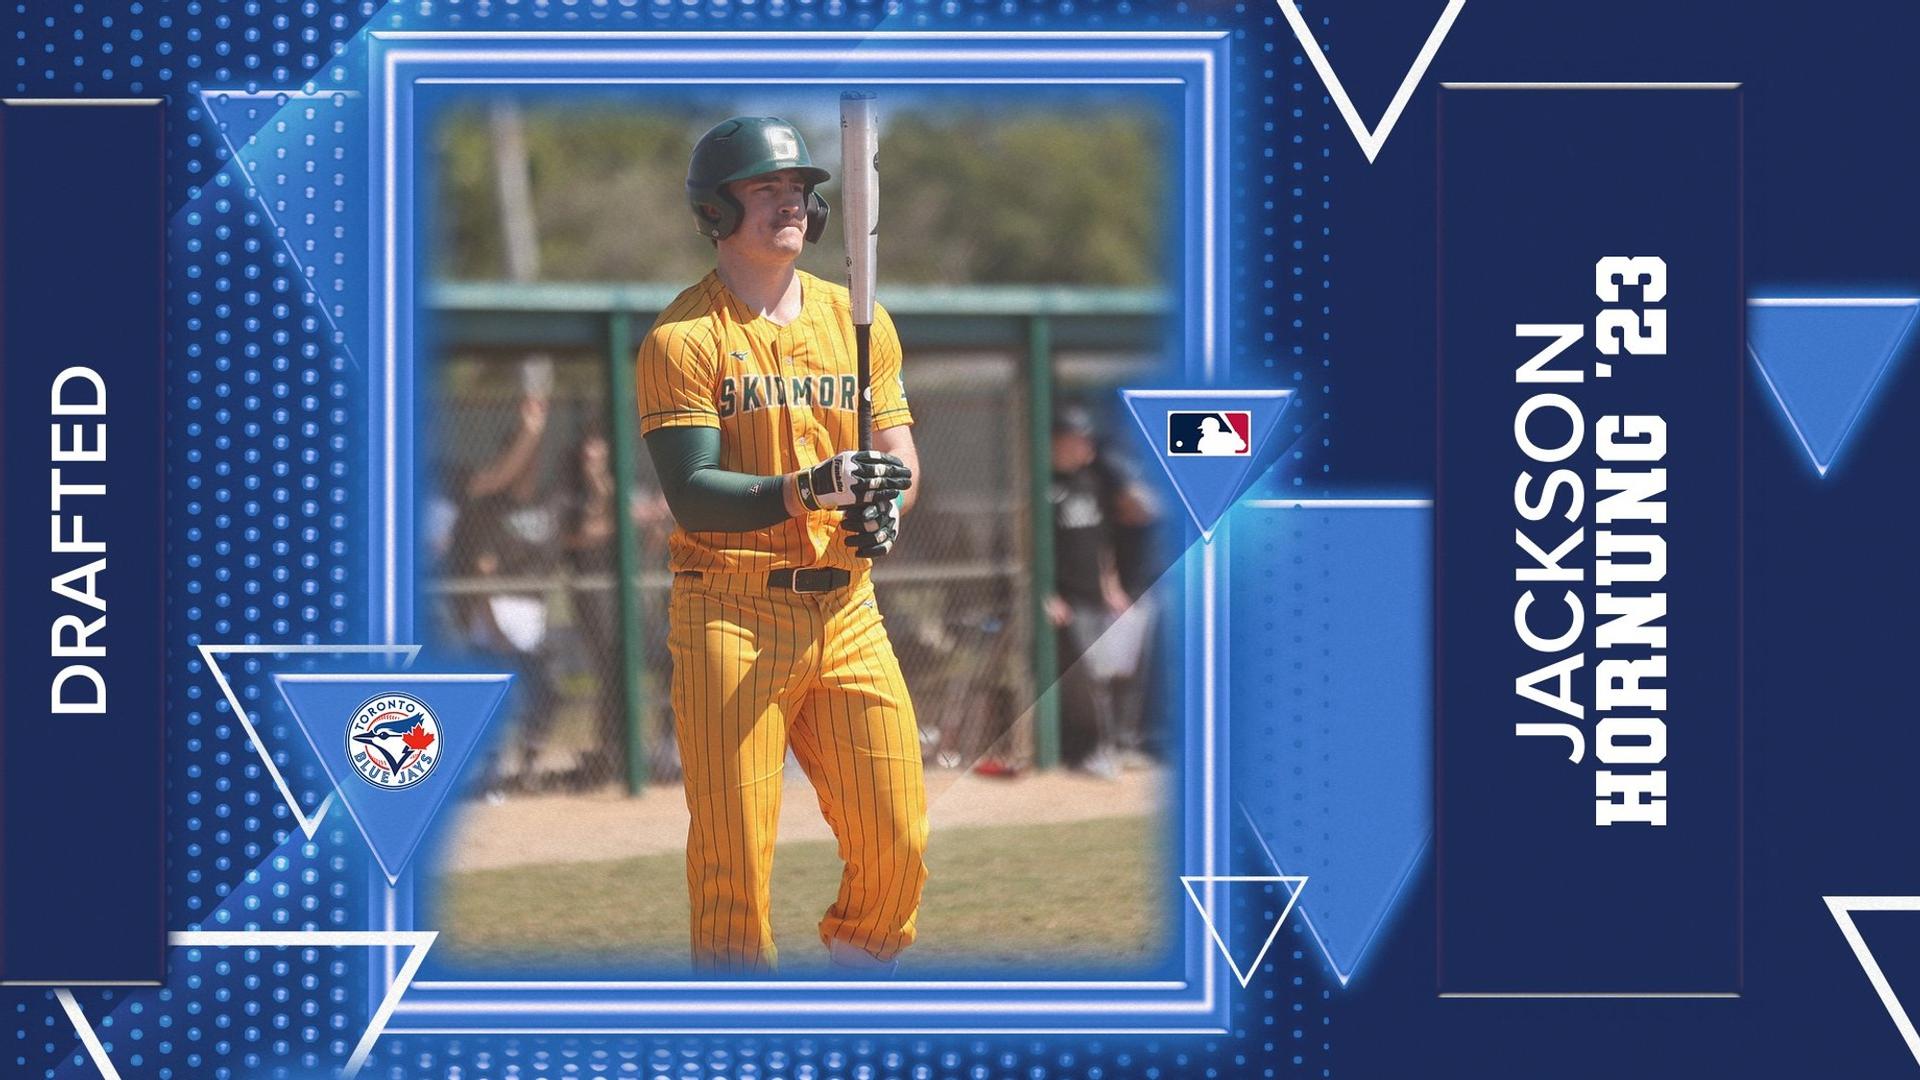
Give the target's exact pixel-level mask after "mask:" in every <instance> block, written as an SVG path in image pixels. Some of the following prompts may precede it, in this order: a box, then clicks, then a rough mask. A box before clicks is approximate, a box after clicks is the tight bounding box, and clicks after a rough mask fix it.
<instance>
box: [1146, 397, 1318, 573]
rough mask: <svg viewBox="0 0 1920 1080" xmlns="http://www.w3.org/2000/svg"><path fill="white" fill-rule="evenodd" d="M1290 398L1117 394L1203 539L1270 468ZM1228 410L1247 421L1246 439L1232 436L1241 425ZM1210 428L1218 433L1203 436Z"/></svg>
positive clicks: (1209, 534)
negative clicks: (1213, 446)
mask: <svg viewBox="0 0 1920 1080" xmlns="http://www.w3.org/2000/svg"><path fill="white" fill-rule="evenodd" d="M1291 395H1292V391H1289V390H1122V391H1120V397H1121V400H1123V401H1125V402H1126V403H1127V411H1129V412H1131V413H1132V414H1133V419H1134V422H1135V423H1136V424H1138V425H1139V427H1140V434H1141V436H1142V437H1143V438H1144V439H1146V445H1147V453H1148V454H1150V455H1152V457H1153V459H1154V460H1155V461H1158V462H1159V463H1160V467H1161V468H1162V469H1165V470H1166V473H1167V479H1168V480H1170V481H1172V483H1173V490H1174V493H1175V494H1176V495H1178V496H1179V498H1180V504H1181V505H1182V506H1184V507H1186V508H1187V514H1188V516H1189V517H1191V518H1193V523H1194V524H1195V525H1196V526H1198V527H1199V529H1200V534H1201V535H1202V536H1206V537H1211V536H1212V535H1213V527H1214V525H1215V523H1217V522H1218V521H1219V520H1220V515H1222V514H1224V513H1226V512H1227V508H1228V507H1231V506H1232V505H1233V501H1234V500H1235V499H1238V498H1239V497H1240V496H1241V494H1242V493H1244V492H1245V491H1246V490H1247V486H1248V485H1249V484H1251V483H1252V482H1253V479H1254V477H1256V476H1258V475H1259V474H1260V472H1261V471H1262V470H1263V469H1264V468H1265V467H1266V466H1267V465H1269V464H1272V460H1273V458H1272V454H1271V453H1270V452H1269V450H1268V446H1267V444H1268V441H1269V440H1270V438H1271V437H1272V435H1273V433H1274V431H1275V429H1276V428H1278V427H1279V424H1280V414H1281V413H1282V412H1284V411H1286V407H1287V402H1288V400H1289V398H1290V397H1291ZM1226 410H1232V411H1234V412H1236V413H1244V414H1245V421H1246V424H1247V427H1248V430H1247V432H1246V434H1245V435H1244V436H1243V437H1239V438H1236V437H1235V431H1236V430H1237V427H1238V425H1237V424H1234V423H1233V418H1232V417H1229V416H1228V415H1227V412H1226ZM1202 425H1207V426H1208V427H1207V428H1203V427H1202ZM1208 428H1210V429H1211V430H1213V431H1215V432H1216V434H1215V435H1213V436H1206V435H1203V434H1200V433H1201V432H1202V431H1205V430H1208ZM1214 439H1217V440H1220V441H1221V445H1220V446H1219V447H1218V449H1217V451H1216V452H1211V453H1210V452H1208V447H1207V445H1206V444H1207V442H1208V441H1211V440H1214ZM1236 446H1237V447H1238V449H1235V447H1236Z"/></svg>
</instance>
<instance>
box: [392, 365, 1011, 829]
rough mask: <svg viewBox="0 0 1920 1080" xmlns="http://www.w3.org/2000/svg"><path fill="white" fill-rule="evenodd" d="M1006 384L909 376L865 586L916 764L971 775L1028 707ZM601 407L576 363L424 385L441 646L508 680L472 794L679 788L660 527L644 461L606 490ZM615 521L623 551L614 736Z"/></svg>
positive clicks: (984, 372) (496, 370) (607, 388)
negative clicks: (630, 550)
mask: <svg viewBox="0 0 1920 1080" xmlns="http://www.w3.org/2000/svg"><path fill="white" fill-rule="evenodd" d="M1019 371H1020V369H1019V365H1018V362H1017V360H1016V358H1015V357H1014V356H1012V355H1011V354H1006V353H984V352H953V351H947V352H942V351H937V350H924V351H917V352H916V353H915V355H914V358H913V362H912V371H911V381H910V383H909V389H910V396H911V401H912V406H913V410H914V417H915V427H914V436H915V441H916V443H917V445H918V446H919V448H920V454H921V459H922V463H923V464H922V473H923V486H922V488H921V491H920V495H919V499H918V502H917V503H916V505H915V509H914V512H913V514H912V515H911V517H910V518H909V520H908V521H907V523H906V525H907V532H906V538H905V539H904V540H903V542H902V544H901V546H900V548H899V549H898V551H897V552H896V553H895V554H894V555H892V556H889V557H888V559H887V560H885V561H884V562H883V563H881V564H880V565H879V566H878V567H877V568H876V572H875V581H876V589H877V591H878V592H879V594H880V603H881V609H882V611H884V612H885V614H886V618H887V622H888V626H889V631H890V636H891V638H892V641H893V644H894V648H895V650H896V652H897V653H898V654H899V657H900V661H901V665H902V668H903V670H904V672H905V674H906V678H907V683H908V686H909V687H910V688H911V691H912V694H913V699H914V704H915V707H916V710H917V712H918V714H919V719H920V725H921V731H922V742H923V747H924V749H925V751H926V753H927V755H928V760H929V762H930V763H933V764H940V765H946V766H958V765H962V764H965V763H968V762H971V761H973V760H975V759H977V758H978V757H980V755H981V754H983V753H984V752H986V750H987V749H988V747H989V746H991V745H993V744H994V743H995V742H996V741H997V740H999V739H1000V737H1001V736H1002V735H1003V734H1004V733H1005V731H1006V730H1007V728H1008V725H1009V724H1011V723H1012V722H1013V721H1014V719H1015V718H1016V717H1018V716H1019V714H1020V713H1021V712H1022V711H1023V710H1024V709H1025V707H1026V706H1027V705H1028V704H1030V703H1031V702H1032V701H1033V698H1034V687H1033V681H1034V680H1033V672H1032V669H1031V665H1030V664H1029V663H1028V656H1029V651H1030V642H1031V620H1030V619H1029V618H1028V612H1029V611H1030V610H1031V596H1030V592H1029V588H1030V585H1029V581H1028V574H1027V572H1026V561H1027V555H1026V551H1025V548H1026V539H1025V537H1026V530H1027V529H1028V527H1029V522H1028V513H1029V510H1028V507H1027V498H1026V494H1027V490H1028V480H1029V473H1030V468H1029V465H1028V462H1029V460H1030V455H1031V449H1030V446H1029V444H1028V440H1027V439H1026V437H1025V436H1024V434H1023V432H1024V430H1025V421H1024V419H1023V415H1024V410H1023V405H1022V399H1021V396H1020V393H1019V390H1020V379H1019ZM612 392H613V388H612V382H611V378H610V372H609V369H608V362H607V360H606V359H605V357H604V356H602V355H599V354H595V353H587V352H559V353H547V354H541V355H539V356H537V357H536V356H533V355H531V354H527V353H518V352H505V351H497V352H496V351H491V350H488V351H472V352H462V353H459V354H456V355H454V356H452V357H450V358H448V359H447V360H445V361H443V363H442V365H441V367H440V369H439V371H438V374H437V385H436V400H435V403H434V408H433V413H432V415H433V430H432V434H431V438H432V440H433V452H432V454H431V455H429V456H430V459H431V460H432V461H434V462H435V471H436V474H437V475H436V476H435V477H434V478H433V479H434V487H435V493H434V497H433V504H432V509H431V511H430V516H431V518H432V520H431V521H430V522H429V523H428V526H427V529H426V532H427V534H428V535H427V542H428V545H429V549H430V554H431V555H432V556H433V562H434V565H435V566H436V567H437V572H436V573H435V575H434V576H433V579H432V581H431V582H430V583H429V586H428V595H429V597H430V598H431V601H432V609H433V611H434V613H435V616H436V621H437V624H438V626H439V628H440V633H441V635H442V641H443V642H446V643H447V644H449V645H452V646H455V647H458V648H461V649H463V650H464V651H467V652H469V653H471V654H475V655H477V656H479V657H483V658H485V659H486V660H488V661H489V662H492V663H495V664H497V665H501V666H504V667H505V668H507V669H509V670H512V671H513V672H515V673H516V675H517V676H518V677H517V680H516V683H517V689H516V691H515V695H514V700H513V701H512V703H511V705H510V708H509V712H510V715H509V716H508V717H507V719H506V724H507V726H508V729H509V730H508V731H507V732H506V733H505V734H504V736H503V741H502V743H501V746H502V749H501V750H500V751H499V752H498V753H497V754H496V756H495V759H494V761H493V762H492V764H491V767H490V770H489V771H488V773H487V778H486V780H484V781H483V786H484V788H485V789H487V790H491V791H501V792H505V791H552V790H588V789H593V788H598V787H602V786H605V785H610V784H614V783H619V782H623V781H626V780H627V779H628V778H629V770H630V767H631V768H634V769H636V770H637V771H638V772H639V774H640V776H639V777H638V778H639V779H641V780H642V781H654V782H659V781H667V780H672V779H675V778H677V776H678V773H679V766H678V761H677V755H676V753H675V749H674V745H673V735H672V731H673V725H672V717H671V713H670V710H669V707H668V694H667V688H668V678H669V675H670V673H671V668H670V663H671V662H670V659H669V657H668V653H667V643H666V617H665V613H666V604H667V590H668V583H669V578H668V575H667V573H666V560H667V556H666V541H667V537H668V535H669V534H670V533H671V531H672V529H673V521H672V518H671V517H670V515H669V514H668V512H667V508H666V503H665V500H664V499H663V498H662V497H661V495H660V491H659V486H658V483H657V482H656V481H655V479H654V476H653V471H652V467H651V464H650V463H649V461H648V458H647V455H646V453H645V452H644V447H640V446H636V453H635V455H634V480H633V483H632V486H631V489H630V490H629V491H627V492H626V493H625V494H624V496H621V495H620V494H619V493H618V492H617V491H616V486H617V485H616V483H615V481H614V478H613V468H612V465H613V460H614V450H615V448H614V446H613V439H614V438H616V437H617V435H616V434H615V432H614V424H613V423H612V419H611V412H610V407H611V401H612V396H611V395H612ZM623 510H624V512H625V513H628V514H629V515H631V517H632V521H633V525H634V528H635V531H636V538H637V541H638V543H637V547H638V549H639V572H638V573H637V574H636V575H635V591H636V598H637V601H638V618H637V619H636V620H635V621H634V624H633V632H634V633H636V634H637V636H638V637H639V650H638V651H639V656H640V670H639V672H638V673H637V675H638V678H637V680H636V684H635V686H634V687H633V690H632V692H633V693H634V694H635V696H636V698H637V702H638V708H637V709H635V710H633V712H632V719H631V720H630V719H629V709H628V704H627V697H626V695H627V693H628V688H627V687H626V684H625V682H624V675H625V673H624V671H623V666H622V665H623V657H624V655H625V650H624V644H625V643H624V640H623V637H622V634H623V620H622V618H621V612H620V597H619V594H618V592H617V589H618V584H619V576H620V575H619V571H618V567H619V560H618V558H617V552H618V527H617V526H618V521H617V518H616V517H615V515H616V514H618V513H620V512H622V511H623ZM636 724H637V726H638V727H639V728H640V731H639V735H640V739H639V743H638V747H637V749H636V748H635V747H634V746H633V742H632V734H633V733H632V732H631V731H630V727H631V726H634V725H636ZM630 760H631V766H630Z"/></svg>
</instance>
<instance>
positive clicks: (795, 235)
mask: <svg viewBox="0 0 1920 1080" xmlns="http://www.w3.org/2000/svg"><path fill="white" fill-rule="evenodd" d="M727 192H728V193H729V194H731V195H732V196H733V197H734V199H735V200H737V201H738V202H739V203H740V211H741V213H740V227H739V228H737V229H735V230H734V231H733V234H732V235H730V236H728V237H727V238H726V239H725V240H722V241H721V243H723V244H730V245H732V247H733V250H734V251H735V252H737V253H739V254H742V255H748V256H751V257H758V258H761V259H770V258H779V259H786V260H792V259H796V258H799V256H800V251H801V249H802V248H804V247H806V244H807V185H806V181H805V180H803V179H802V178H801V175H800V173H799V171H798V170H795V169H782V170H781V171H779V172H773V173H767V174H766V175H764V176H751V177H748V178H747V179H745V180H736V181H734V182H733V183H731V184H728V185H727Z"/></svg>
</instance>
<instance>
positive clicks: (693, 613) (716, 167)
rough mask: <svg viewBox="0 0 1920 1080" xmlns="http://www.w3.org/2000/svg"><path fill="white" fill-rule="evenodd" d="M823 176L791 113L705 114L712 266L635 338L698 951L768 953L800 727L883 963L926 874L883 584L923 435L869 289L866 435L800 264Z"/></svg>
mask: <svg viewBox="0 0 1920 1080" xmlns="http://www.w3.org/2000/svg"><path fill="white" fill-rule="evenodd" d="M827 179H828V174H827V172H826V170H824V169H820V168H817V167H816V166H815V165H814V164H813V162H812V160H811V159H810V158H809V157H808V155H807V146H806V143H805V142H804V141H803V140H802V139H801V137H800V133H799V132H798V131H796V130H795V129H794V127H793V125H791V124H788V123H787V122H785V121H783V120H778V119H774V118H771V117H736V118H734V119H730V120H727V121H724V122H722V123H721V124H719V125H718V126H716V127H714V128H713V129H712V130H711V131H709V132H707V133H706V135H704V136H702V137H701V139H700V141H699V143H698V144H697V145H696V146H695V147H694V151H693V162H692V165H691V166H690V167H689V169H688V172H687V196H688V200H689V201H690V202H691V203H692V206H693V216H694V221H695V223H696V225H697V227H698V229H699V232H700V235H702V236H704V237H706V238H707V239H708V240H710V241H712V243H713V245H714V250H715V257H716V264H717V265H716V267H715V269H714V271H713V272H712V273H711V274H708V275H707V276H706V277H705V278H703V279H701V280H700V281H699V282H698V283H697V284H695V285H694V286H693V287H692V288H690V289H687V290H686V291H685V292H683V293H681V294H680V295H679V296H678V297H677V298H676V299H675V300H674V301H673V303H672V304H670V305H669V306H668V307H667V309H666V310H665V311H664V312H662V313H661V315H660V318H659V319H658V320H657V321H656V322H655V323H654V325H653V329H652V330H651V331H649V332H648V334H647V337H646V340H645V341H644V342H643V343H642V345H641V347H640V355H639V361H638V363H639V370H638V380H637V381H638V385H639V395H640V430H641V432H642V433H643V434H644V435H645V436H646V442H647V449H648V452H649V453H650V455H651V456H652V458H653V462H654V466H655V469H656V471H657V472H658V473H659V476H660V484H661V488H662V490H663V491H664V493H665V495H666V497H667V504H668V506H669V508H670V509H671V510H672V512H673V516H674V520H675V522H676V524H677V525H678V528H677V530H676V531H675V532H674V534H673V536H672V539H671V540H670V542H669V548H670V561H671V565H672V569H673V596H672V601H671V604H670V616H671V626H670V627H669V630H668V642H669V646H670V648H671V651H672V654H673V711H674V731H675V734H676V736H677V739H678V741H679V744H680V757H681V761H682V764H683V766H684V775H685V782H686V794H687V809H688V811H689V812H690V813H691V815H692V823H691V827H690V829H689V831H688V835H687V888H688V892H689V894H690V898H691V901H692V925H693V956H694V964H695V967H696V968H697V969H699V970H702V971H719V972H729V973H735V972H766V971H771V970H772V969H773V968H774V966H775V961H776V955H777V954H776V952H775V949H774V942H773V931H772V926H771V924H770V922H769V912H770V908H769V881H770V878H771V875H772V870H773V845H774V829H775V825H776V823H777V822H778V821H779V817H780V786H781V771H782V767H783V765H784V763H785V760H786V756H787V751H788V750H789V749H791V750H792V751H793V754H794V756H795V757H796V758H798V759H799V761H800V765H801V767H802V768H804V769H805V770H806V773H807V776H808V778H809V779H810V780H811V781H812V782H813V787H814V790H815V792H817V793H818V795H819V798H820V811H821V813H822V814H824V815H825V816H826V819H827V822H828V824H829V825H831V826H832V827H833V832H834V835H835V837H837V838H838V840H839V849H840V856H841V858H842V859H843V860H844V861H845V864H846V867H845V871H844V873H843V874H842V876H841V879H840V891H839V895H838V896H837V897H836V898H835V900H834V902H833V905H832V906H831V907H829V908H828V909H827V913H826V916H825V917H824V918H822V919H821V920H820V939H821V941H822V942H823V943H824V944H825V945H826V947H827V951H828V955H829V958H830V959H831V960H832V962H833V963H834V964H836V965H839V966H842V967H846V968H857V969H863V970H868V971H881V972H890V971H891V970H892V965H893V961H894V958H895V957H896V956H898V955H899V953H900V951H901V950H902V949H905V948H906V947H907V946H908V945H911V944H912V943H913V939H914V919H915V915H916V913H917V911H918V909H919V905H920V894H921V889H922V886H923V885H924V883H925V881H926V874H927V872H926V865H925V863H924V861H923V855H924V852H925V850H926V843H927V799H926V788H925V783H924V780H923V778H922V775H921V765H920V739H919V728H918V725H917V724H916V723H915V721H914V714H913V704H912V702H910V701H909V700H908V698H907V688H906V684H905V683H904V682H903V681H902V679H901V677H900V665H899V663H898V661H897V660H896V659H895V658H894V654H893V646H892V644H891V643H890V642H889V641H888V640H887V632H886V628H885V626H884V625H883V624H882V623H881V621H880V612H879V610H878V609H877V608H876V607H875V602H874V595H873V584H872V581H871V579H870V576H869V567H870V565H871V560H873V559H875V558H878V557H880V556H882V555H885V554H886V553H887V552H888V551H890V550H891V549H892V547H893V545H894V542H895V538H896V537H897V535H898V530H899V517H900V515H901V514H902V513H903V512H904V511H905V509H906V507H907V506H908V505H910V504H911V501H912V481H913V472H914V467H915V465H916V464H917V456H916V454H915V453H914V447H913V437H912V435H911V434H910V429H909V427H908V425H909V424H910V423H912V416H911V415H910V414H909V413H908V411H907V401H906V393H905V387H904V384H903V383H902V381H901V378H900V339H899V337H898V336H897V334H896V333H895V331H894V327H893V321H892V319H891V318H889V317H888V316H887V314H886V312H885V311H884V310H882V309H879V308H876V309H875V314H874V322H873V331H872V372H873V383H874V386H873V390H872V392H873V399H872V401H873V405H872V415H873V428H874V431H873V445H874V447H875V449H874V450H871V451H858V450H853V449H851V448H852V447H854V446H856V445H858V443H857V438H858V433H857V430H856V412H855V407H856V404H857V402H858V400H859V396H858V395H859V394H860V393H861V388H860V387H858V386H856V385H855V384H856V382H857V379H856V377H855V375H854V371H855V364H854V350H853V329H852V322H851V316H850V314H849V304H848V295H847V290H846V289H845V288H843V287H841V286H839V285H834V284H830V283H828V282H825V281H822V280H820V279H819V278H816V277H814V276H812V275H810V274H807V273H804V272H801V271H799V270H797V269H796V268H795V266H794V262H795V260H796V259H798V258H799V256H800V252H801V250H802V249H803V247H804V246H805V245H806V243H807V242H809V241H813V240H817V239H818V238H819V236H820V234H821V232H822V231H824V229H825V228H826V219H827V204H826V201H825V200H824V199H823V198H822V197H821V196H820V195H819V194H818V193H817V192H816V191H815V190H814V189H815V187H816V186H818V185H819V184H821V183H822V182H824V181H825V180H827Z"/></svg>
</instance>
